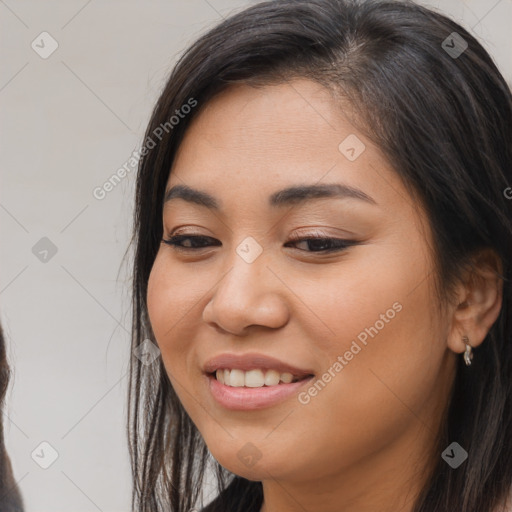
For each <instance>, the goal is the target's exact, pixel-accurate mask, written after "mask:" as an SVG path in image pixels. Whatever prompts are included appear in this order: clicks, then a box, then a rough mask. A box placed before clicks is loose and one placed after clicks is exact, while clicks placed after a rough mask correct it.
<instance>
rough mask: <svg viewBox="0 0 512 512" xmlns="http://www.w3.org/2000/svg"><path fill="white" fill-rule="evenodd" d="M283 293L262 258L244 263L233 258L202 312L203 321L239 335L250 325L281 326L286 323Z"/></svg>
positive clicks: (286, 316)
mask: <svg viewBox="0 0 512 512" xmlns="http://www.w3.org/2000/svg"><path fill="white" fill-rule="evenodd" d="M285 291H286V286H285V285H284V284H283V282H282V281H281V280H280V279H278V278H277V276H276V275H275V274H274V272H272V270H271V269H270V268H269V267H268V261H267V260H266V259H265V258H262V257H260V258H258V259H256V260H255V261H253V262H252V263H247V262H246V261H244V260H243V259H242V258H240V257H239V256H238V255H235V258H234V263H233V265H232V266H231V268H230V269H229V270H228V271H227V273H226V274H225V275H224V277H222V278H221V280H220V282H219V283H218V285H217V286H216V287H215V288H214V291H213V296H212V298H211V300H210V301H209V302H208V304H207V305H206V306H205V308H204V310H203V315H202V318H203V321H204V322H206V323H208V324H210V325H213V326H215V327H217V328H219V329H222V330H223V331H226V332H229V333H231V334H234V335H239V336H244V335H246V334H247V333H246V331H247V328H248V327H250V326H252V325H258V326H263V327H269V328H274V329H276V328H279V327H282V326H284V325H286V323H287V322H288V320H289V309H288V307H287V304H286V297H285Z"/></svg>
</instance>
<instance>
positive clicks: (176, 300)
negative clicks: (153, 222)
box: [147, 252, 201, 374]
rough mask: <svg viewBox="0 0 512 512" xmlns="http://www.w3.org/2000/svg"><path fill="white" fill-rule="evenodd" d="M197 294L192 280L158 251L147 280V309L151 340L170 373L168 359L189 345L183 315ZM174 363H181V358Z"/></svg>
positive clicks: (174, 358) (186, 312) (190, 308)
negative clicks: (152, 336) (153, 341)
mask: <svg viewBox="0 0 512 512" xmlns="http://www.w3.org/2000/svg"><path fill="white" fill-rule="evenodd" d="M198 294H199V296H198ZM200 296H201V293H200V291H197V292H196V293H195V292H194V283H193V281H189V280H187V278H186V276H184V275H183V273H180V272H179V271H178V269H177V267H176V266H175V265H169V264H168V262H166V258H165V254H162V252H159V253H158V254H157V257H156V259H155V262H154V264H153V268H152V269H151V273H150V276H149V280H148V291H147V308H148V315H149V320H150V322H151V327H152V330H153V333H154V335H155V338H156V339H155V341H156V342H157V344H158V346H159V348H160V351H161V354H162V359H163V362H164V365H165V367H166V369H167V370H168V373H169V374H171V373H175V372H174V371H173V372H170V370H171V367H170V361H176V360H177V359H179V356H180V355H182V354H183V353H184V352H185V349H187V348H188V347H190V342H189V340H190V336H192V334H190V336H189V335H188V334H187V329H188V327H189V326H190V322H187V314H192V313H193V312H192V311H191V310H192V308H193V307H194V305H197V301H198V299H199V298H200ZM178 334H179V335H178ZM171 355H172V357H170V356H171ZM176 366H177V367H181V366H183V360H182V359H180V364H179V365H176ZM173 370H174V369H173Z"/></svg>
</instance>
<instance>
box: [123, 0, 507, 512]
mask: <svg viewBox="0 0 512 512" xmlns="http://www.w3.org/2000/svg"><path fill="white" fill-rule="evenodd" d="M453 32H457V33H458V34H459V35H460V36H461V37H462V38H463V39H464V40H465V41H466V42H467V45H468V47H467V48H466V49H465V51H463V52H462V53H461V54H460V55H454V54H453V52H452V53H451V54H450V53H449V52H448V51H447V49H445V48H446V46H445V45H443V41H444V40H445V39H447V38H448V37H449V36H450V37H453V36H451V34H452V33H453ZM449 41H450V44H449V46H450V47H453V46H454V44H455V43H454V42H453V39H452V40H449ZM443 46H445V47H443ZM299 77H301V78H307V79H311V80H314V81H316V82H318V83H320V84H322V85H324V86H326V87H327V88H328V90H329V91H331V92H332V93H333V94H335V95H336V97H337V98H339V99H340V101H341V100H348V104H349V105H350V106H351V107H352V108H353V109H354V113H355V115H354V121H355V120H357V122H358V123H359V125H360V128H361V129H362V130H364V131H365V134H367V135H368V137H370V138H371V139H372V140H373V141H375V142H376V144H377V145H378V147H379V148H380V149H381V150H382V151H383V152H384V154H385V155H386V157H387V158H388V159H389V162H390V163H391V165H392V166H393V168H394V169H395V171H396V172H397V174H398V175H399V176H400V177H401V179H402V180H403V182H404V184H405V185H406V187H407V189H408V190H409V191H410V193H411V195H412V197H415V198H417V199H418V204H419V205H421V206H422V207H423V208H424V210H425V212H426V214H427V216H428V218H429V221H430V224H431V228H432V231H433V235H434V245H435V246H434V247H433V248H432V252H433V255H434V257H435V262H436V273H435V274H436V277H437V283H438V285H439V288H438V290H437V291H438V296H439V304H443V303H444V301H445V300H446V299H447V298H448V297H449V296H450V293H451V291H452V289H453V288H452V285H454V284H456V283H457V282H458V279H459V278H460V277H461V275H462V274H461V273H462V271H463V270H464V269H465V268H467V264H468V262H470V259H471V257H472V256H474V255H475V254H476V251H478V250H479V249H491V250H492V251H493V252H494V254H496V255H497V256H498V259H499V260H500V266H501V276H500V277H501V278H502V280H503V303H502V308H501V311H500V314H499V317H498V319H497V321H496V322H495V323H494V325H493V326H492V328H491V329H490V331H489V333H488V335H487V337H486V339H485V341H484V343H483V344H482V345H481V346H480V347H479V348H478V349H476V356H475V359H474V362H473V364H472V365H471V367H470V369H466V368H465V367H464V366H463V363H462V362H461V360H462V358H458V360H459V363H458V364H459V365H460V366H459V367H457V371H456V376H455V381H454V385H453V389H452V394H451V397H450V400H449V404H448V408H447V411H446V414H445V419H444V424H443V428H442V430H441V432H439V440H438V447H439V461H438V463H437V465H436V467H435V469H434V471H433V472H432V474H431V476H430V478H429V479H428V482H427V483H426V485H425V487H424V489H423V491H422V493H421V494H420V496H419V497H418V499H417V503H416V505H415V508H414V511H415V512H446V511H459V510H464V511H465V512H484V511H491V510H493V508H494V507H496V506H498V505H499V504H500V503H501V502H502V501H504V499H505V497H506V495H507V493H508V491H509V488H510V485H511V483H512V443H511V442H510V435H511V432H512V392H511V391H512V390H511V387H512V379H511V376H512V323H511V320H512V301H511V298H512V297H511V294H512V287H511V265H510V257H511V255H512V201H511V200H507V198H506V193H505V191H506V190H508V188H507V187H509V186H510V185H512V170H511V167H512V144H511V141H512V96H511V92H510V88H509V86H508V85H507V84H506V83H505V81H504V79H503V77H502V76H501V74H500V72H499V71H498V69H497V68H496V66H495V64H494V63H493V60H492V59H491V57H490V56H489V54H488V53H487V52H486V51H485V50H484V48H483V47H482V46H481V45H480V44H479V42H478V41H477V40H476V39H475V38H474V37H473V36H472V35H471V34H469V33H468V32H467V31H466V30H465V29H464V28H462V27H461V26H460V25H458V24H457V23H455V22H453V21H452V20H450V19H448V18H447V17H445V16H443V15H441V14H439V13H437V12H434V11H432V10H429V9H427V8H424V7H422V6H420V5H416V4H414V3H412V2H402V1H350V0H308V1H306V0H277V1H269V2H263V3H260V4H256V5H253V6H251V7H249V8H247V9H245V10H243V11H242V12H239V13H237V14H235V15H232V16H230V17H229V18H227V19H225V20H223V21H222V22H221V23H220V24H219V25H217V26H216V27H214V28H213V29H211V30H210V31H209V32H208V33H206V34H205V35H203V36H202V37H201V38H200V39H199V40H198V41H197V42H195V43H194V44H193V45H192V46H191V47H190V48H189V49H188V50H187V51H186V52H185V53H184V54H183V55H182V56H181V58H180V59H179V61H178V63H177V64H176V66H175V67H174V69H173V71H172V73H171V76H170V78H169V80H168V82H167V84H166V85H165V88H164V90H163V92H162V94H161V96H160V98H159V100H158V102H157V104H156V106H155V108H154V111H153V113H152V117H151V120H150V122H149V126H148V128H147V131H146V135H145V137H146V139H145V140H146V142H148V141H149V140H150V139H151V140H153V139H154V134H155V130H156V131H157V133H158V129H159V127H160V132H163V130H162V129H161V127H162V126H164V125H165V123H167V125H166V126H167V128H166V129H165V133H164V134H163V136H162V137H161V140H160V141H159V142H158V144H156V147H154V148H153V149H151V150H149V151H148V152H147V153H146V154H145V155H144V156H143V157H142V158H141V160H140V162H139V171H138V178H137V187H136V204H135V215H134V222H135V225H134V244H135V261H134V269H133V271H134V282H133V339H132V348H135V347H136V346H138V345H139V344H140V343H141V342H142V340H144V339H146V338H152V339H154V337H153V334H152V330H151V325H150V322H149V319H148V313H147V307H146V292H147V283H148V277H149V274H150V271H151V268H152V265H153V262H154V260H155V256H156V254H157V251H158V249H159V245H160V241H161V237H162V229H163V227H162V202H163V195H164V191H165V186H166V182H167V179H168V177H169V172H170V169H171V166H172V163H173V159H174V157H175V155H176V151H177V149H178V147H179V144H180V142H181V141H182V139H183V136H184V133H185V131H186V129H187V127H188V126H189V125H190V122H191V121H192V119H194V118H195V117H196V116H197V115H198V113H199V112H200V111H201V109H202V108H203V107H204V106H205V105H206V104H207V102H208V101H209V100H211V99H212V98H213V97H214V96H215V95H216V94H217V93H219V92H220V91H222V90H224V89H226V88H227V87H229V86H230V84H234V83H248V84H252V85H256V86H258V85H265V84H273V83H281V82H284V81H285V80H288V79H291V78H299ZM191 99H193V100H195V101H197V104H198V107H197V108H196V109H193V110H192V111H191V112H190V113H189V114H188V115H187V116H185V117H184V118H182V119H180V121H179V123H178V124H175V125H173V126H172V127H170V126H169V119H170V118H171V116H173V115H174V113H175V112H176V110H179V109H180V108H181V106H182V105H185V104H187V102H189V101H190V100H191ZM159 138H160V137H159ZM130 371H131V379H130V389H129V411H128V416H129V426H128V432H129V441H130V454H131V462H132V470H133V476H134V490H133V506H134V509H135V510H139V511H152V512H153V511H159V510H162V511H163V510H172V511H173V512H188V511H189V510H190V509H191V508H192V507H193V506H195V505H197V503H196V499H197V498H198V496H199V492H200V489H201V486H202V482H203V479H204V474H205V469H204V468H205V465H206V464H207V463H208V464H210V463H211V464H212V465H213V468H214V469H215V474H216V475H217V478H218V481H219V484H218V492H219V497H218V498H217V499H216V500H215V502H214V503H213V504H211V505H210V506H209V507H208V508H207V510H209V511H222V512H226V511H228V510H229V511H240V512H241V511H243V512H248V511H259V507H260V506H261V504H262V485H261V483H260V482H253V481H249V480H246V479H244V478H241V477H238V476H234V475H232V474H230V473H229V472H228V471H227V470H225V469H224V468H222V467H221V466H220V465H219V464H218V463H217V462H215V461H213V460H212V459H213V458H212V456H211V454H210V453H209V451H208V449H207V447H206V446H205V444H204V441H203V439H202V437H201V435H200V433H199V432H198V430H197V428H196V427H195V425H194V424H193V423H192V421H191V420H190V418H189V416H188V415H187V413H186V412H185V410H184V408H183V407H182V405H181V403H180V401H179V399H178V398H177V395H176V393H175V392H174V390H173V388H172V386H171V384H170V382H169V379H168V377H167V375H166V372H165V368H164V366H163V364H162V361H161V360H160V361H159V364H155V365H152V366H145V365H143V364H141V362H140V361H139V360H138V359H136V358H132V363H131V369H130ZM454 440H456V441H457V442H458V443H459V444H460V445H462V446H463V447H464V448H465V449H466V451H468V452H469V454H470V457H469V459H468V460H467V462H466V463H465V464H464V465H462V466H460V467H459V468H458V469H457V470H453V469H451V468H450V467H449V466H448V464H446V463H445V462H444V461H443V460H442V459H441V456H440V455H441V451H442V450H443V449H444V448H445V447H446V446H448V445H449V444H450V443H451V442H452V441H454Z"/></svg>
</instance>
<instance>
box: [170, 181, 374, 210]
mask: <svg viewBox="0 0 512 512" xmlns="http://www.w3.org/2000/svg"><path fill="white" fill-rule="evenodd" d="M329 197H333V198H340V199H346V198H352V199H360V200H362V201H366V202H368V203H371V204H377V202H376V201H375V200H374V199H373V198H372V197H370V196H369V195H368V194H366V193H365V192H363V191H362V190H360V189H358V188H355V187H351V186H348V185H343V184H341V183H332V184H325V185H297V186H293V187H288V188H285V189H283V190H279V191H278V192H274V193H273V194H272V195H271V196H270V197H269V206H271V207H274V208H278V207H283V206H287V205H296V204H299V203H305V202H307V201H310V200H312V199H318V198H329ZM178 198H179V199H183V200H184V201H187V202H189V203H194V204H198V205H200V206H205V207H206V208H209V209H210V210H216V211H219V210H220V209H221V203H220V202H219V201H218V199H216V198H215V197H213V196H212V195H210V194H208V193H207V192H204V191H202V190H197V189H194V188H191V187H189V186H187V185H175V186H174V187H171V188H170V189H169V190H168V191H167V192H166V193H165V198H164V203H167V202H169V201H171V200H172V199H178Z"/></svg>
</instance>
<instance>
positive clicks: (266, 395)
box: [206, 375, 313, 411]
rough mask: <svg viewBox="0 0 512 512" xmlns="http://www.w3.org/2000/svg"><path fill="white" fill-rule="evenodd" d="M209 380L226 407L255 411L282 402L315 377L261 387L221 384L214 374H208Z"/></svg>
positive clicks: (215, 394) (214, 395)
mask: <svg viewBox="0 0 512 512" xmlns="http://www.w3.org/2000/svg"><path fill="white" fill-rule="evenodd" d="M206 377H207V378H208V380H209V387H210V392H211V394H212V396H213V398H214V399H215V400H216V401H217V402H218V403H219V404H220V405H222V406H223V407H225V408H226V409H231V410H233V411H254V410H258V409H265V408H267V407H271V406H273V405H275V404H277V403H279V402H282V401H284V400H286V399H287V398H289V397H290V396H292V395H296V394H297V391H298V390H299V389H300V388H301V387H302V386H304V385H305V384H307V383H308V382H309V381H310V380H311V379H312V378H313V377H309V378H307V379H304V380H300V381H298V382H290V384H278V385H277V386H263V387H261V388H246V387H240V388H235V387H231V386H226V385H225V384H221V383H220V382H219V381H218V380H217V379H216V378H215V377H213V376H212V375H207V376H206Z"/></svg>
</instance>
